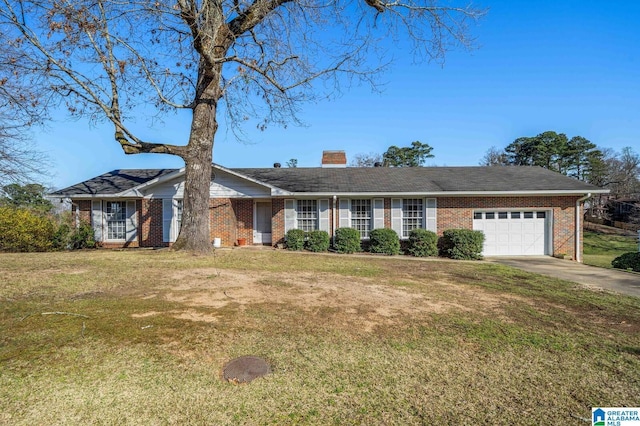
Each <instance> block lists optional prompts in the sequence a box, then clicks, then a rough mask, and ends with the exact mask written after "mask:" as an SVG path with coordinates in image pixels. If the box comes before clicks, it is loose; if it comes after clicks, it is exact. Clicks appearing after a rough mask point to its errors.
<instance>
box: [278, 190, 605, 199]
mask: <svg viewBox="0 0 640 426" xmlns="http://www.w3.org/2000/svg"><path fill="white" fill-rule="evenodd" d="M609 192H610V191H609V190H608V189H592V190H589V189H580V190H545V191H543V190H537V191H426V192H420V191H411V192H291V193H289V195H291V196H294V197H309V196H314V197H333V196H334V195H335V196H337V197H354V196H362V197H415V196H420V197H474V196H477V197H486V196H493V197H516V196H529V197H531V196H556V197H558V196H574V195H575V196H577V195H585V194H608V193H609Z"/></svg>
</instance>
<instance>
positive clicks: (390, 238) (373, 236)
mask: <svg viewBox="0 0 640 426" xmlns="http://www.w3.org/2000/svg"><path fill="white" fill-rule="evenodd" d="M369 238H370V246H369V251H371V253H383V254H388V255H389V256H391V255H394V254H398V253H400V238H398V234H397V233H396V231H394V230H393V229H389V228H380V229H373V230H372V231H371V232H370V233H369Z"/></svg>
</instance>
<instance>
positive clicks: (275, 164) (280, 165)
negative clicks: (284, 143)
mask: <svg viewBox="0 0 640 426" xmlns="http://www.w3.org/2000/svg"><path fill="white" fill-rule="evenodd" d="M280 167H282V164H280V163H273V168H274V169H279V168H280Z"/></svg>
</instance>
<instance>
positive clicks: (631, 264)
mask: <svg viewBox="0 0 640 426" xmlns="http://www.w3.org/2000/svg"><path fill="white" fill-rule="evenodd" d="M611 266H613V267H614V268H617V269H631V270H632V271H635V272H640V252H635V253H634V252H630V253H625V254H623V255H620V256H618V257H616V258H615V259H613V260H612V261H611Z"/></svg>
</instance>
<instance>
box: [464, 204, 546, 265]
mask: <svg viewBox="0 0 640 426" xmlns="http://www.w3.org/2000/svg"><path fill="white" fill-rule="evenodd" d="M548 216H549V214H548V212H546V211H532V210H522V211H506V212H505V211H483V212H474V214H473V229H474V230H476V231H483V232H484V250H483V252H482V254H483V255H485V256H527V255H529V256H532V255H545V254H548V250H547V247H548V234H549V232H548V226H547V220H548V219H547V217H548Z"/></svg>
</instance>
